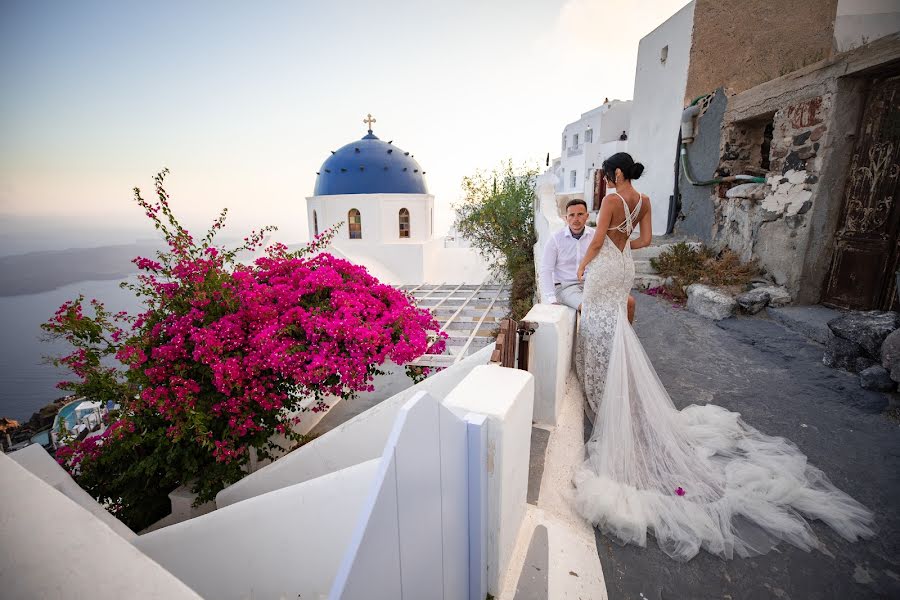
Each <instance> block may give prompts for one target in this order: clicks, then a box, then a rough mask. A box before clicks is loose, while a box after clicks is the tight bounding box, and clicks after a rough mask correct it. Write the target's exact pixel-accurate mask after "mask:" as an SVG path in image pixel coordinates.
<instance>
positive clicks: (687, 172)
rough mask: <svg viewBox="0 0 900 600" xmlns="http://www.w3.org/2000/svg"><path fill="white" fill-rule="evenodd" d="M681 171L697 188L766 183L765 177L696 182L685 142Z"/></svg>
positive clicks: (682, 150)
mask: <svg viewBox="0 0 900 600" xmlns="http://www.w3.org/2000/svg"><path fill="white" fill-rule="evenodd" d="M681 170H682V172H683V173H684V178H685V179H687V180H688V183H690V184H691V185H696V186H705V185H715V184H717V183H733V182H735V181H744V182H747V183H765V182H766V178H765V177H756V176H754V175H729V176H727V177H716V178H715V179H707V180H706V181H694V178H693V177H691V169H690V167H689V166H688V160H687V144H686V143H685V142H682V143H681Z"/></svg>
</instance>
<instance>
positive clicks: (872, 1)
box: [834, 0, 900, 52]
mask: <svg viewBox="0 0 900 600" xmlns="http://www.w3.org/2000/svg"><path fill="white" fill-rule="evenodd" d="M898 31H900V3H898V2H897V0H838V5H837V16H836V17H835V20H834V45H835V49H836V50H837V51H838V52H846V51H847V50H852V49H853V48H856V47H858V46H862V45H863V44H867V43H869V42H872V41H875V40H877V39H878V38H880V37H884V36H886V35H891V34H892V33H897V32H898Z"/></svg>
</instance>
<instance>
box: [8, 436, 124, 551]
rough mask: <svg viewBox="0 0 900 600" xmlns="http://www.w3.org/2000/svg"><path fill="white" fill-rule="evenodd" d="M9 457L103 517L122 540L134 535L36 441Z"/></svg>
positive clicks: (89, 510)
mask: <svg viewBox="0 0 900 600" xmlns="http://www.w3.org/2000/svg"><path fill="white" fill-rule="evenodd" d="M9 457H10V458H11V459H13V460H14V461H16V462H17V463H19V464H20V465H22V467H23V468H25V469H26V470H28V471H29V472H30V473H32V474H33V475H35V476H36V477H39V478H40V479H42V480H43V481H45V482H46V483H48V484H49V485H50V486H52V487H54V488H55V489H57V490H59V491H60V492H61V493H62V494H63V495H65V496H66V497H67V498H69V499H70V500H72V501H73V502H75V503H76V504H78V505H80V506H81V507H82V508H84V509H85V510H87V511H88V512H90V513H91V514H92V515H94V516H95V517H96V518H98V519H99V520H101V521H103V522H104V523H105V524H106V525H107V526H108V527H109V528H110V529H112V530H113V531H115V532H116V533H117V534H119V535H120V536H122V537H123V538H125V539H126V540H130V539H132V538H134V537H135V533H134V532H133V531H131V529H129V528H128V527H127V526H126V525H125V524H124V523H122V522H121V521H119V520H118V519H117V518H115V517H114V516H112V515H111V514H110V513H109V512H108V511H107V510H106V509H105V508H103V507H102V506H101V505H100V504H99V503H98V502H97V501H96V500H94V498H93V497H91V495H90V494H88V493H87V492H86V491H84V489H82V487H81V486H80V485H78V484H77V483H75V480H74V479H72V477H71V476H70V475H69V474H68V473H67V472H66V470H65V469H63V468H62V467H61V466H59V463H57V462H56V459H54V458H52V457H51V456H50V455H49V454H47V451H46V450H44V449H43V448H42V447H41V446H40V444H31V445H30V446H26V447H25V448H22V449H21V450H19V451H17V452H12V453H11V454H10V455H9Z"/></svg>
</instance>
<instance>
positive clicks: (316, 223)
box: [313, 211, 319, 235]
mask: <svg viewBox="0 0 900 600" xmlns="http://www.w3.org/2000/svg"><path fill="white" fill-rule="evenodd" d="M313 232H314V233H313V235H319V215H317V214H316V211H313Z"/></svg>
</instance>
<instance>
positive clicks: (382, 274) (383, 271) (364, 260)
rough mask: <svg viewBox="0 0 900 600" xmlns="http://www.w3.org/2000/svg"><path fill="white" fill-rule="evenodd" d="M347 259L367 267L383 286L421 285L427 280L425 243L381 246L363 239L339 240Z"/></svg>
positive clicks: (338, 246) (337, 244)
mask: <svg viewBox="0 0 900 600" xmlns="http://www.w3.org/2000/svg"><path fill="white" fill-rule="evenodd" d="M332 246H333V247H335V248H337V249H339V250H340V251H341V253H342V254H343V255H344V256H345V257H346V258H347V260H349V261H351V262H354V263H357V264H360V265H363V266H364V267H366V269H367V270H368V271H369V273H371V274H372V275H373V276H375V277H376V278H377V279H378V280H379V281H381V282H382V283H389V284H391V285H403V284H418V283H423V282H424V281H425V271H424V263H425V258H424V254H425V250H424V245H423V244H418V243H414V244H377V243H367V242H363V241H362V240H335V241H334V242H333V243H332Z"/></svg>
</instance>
